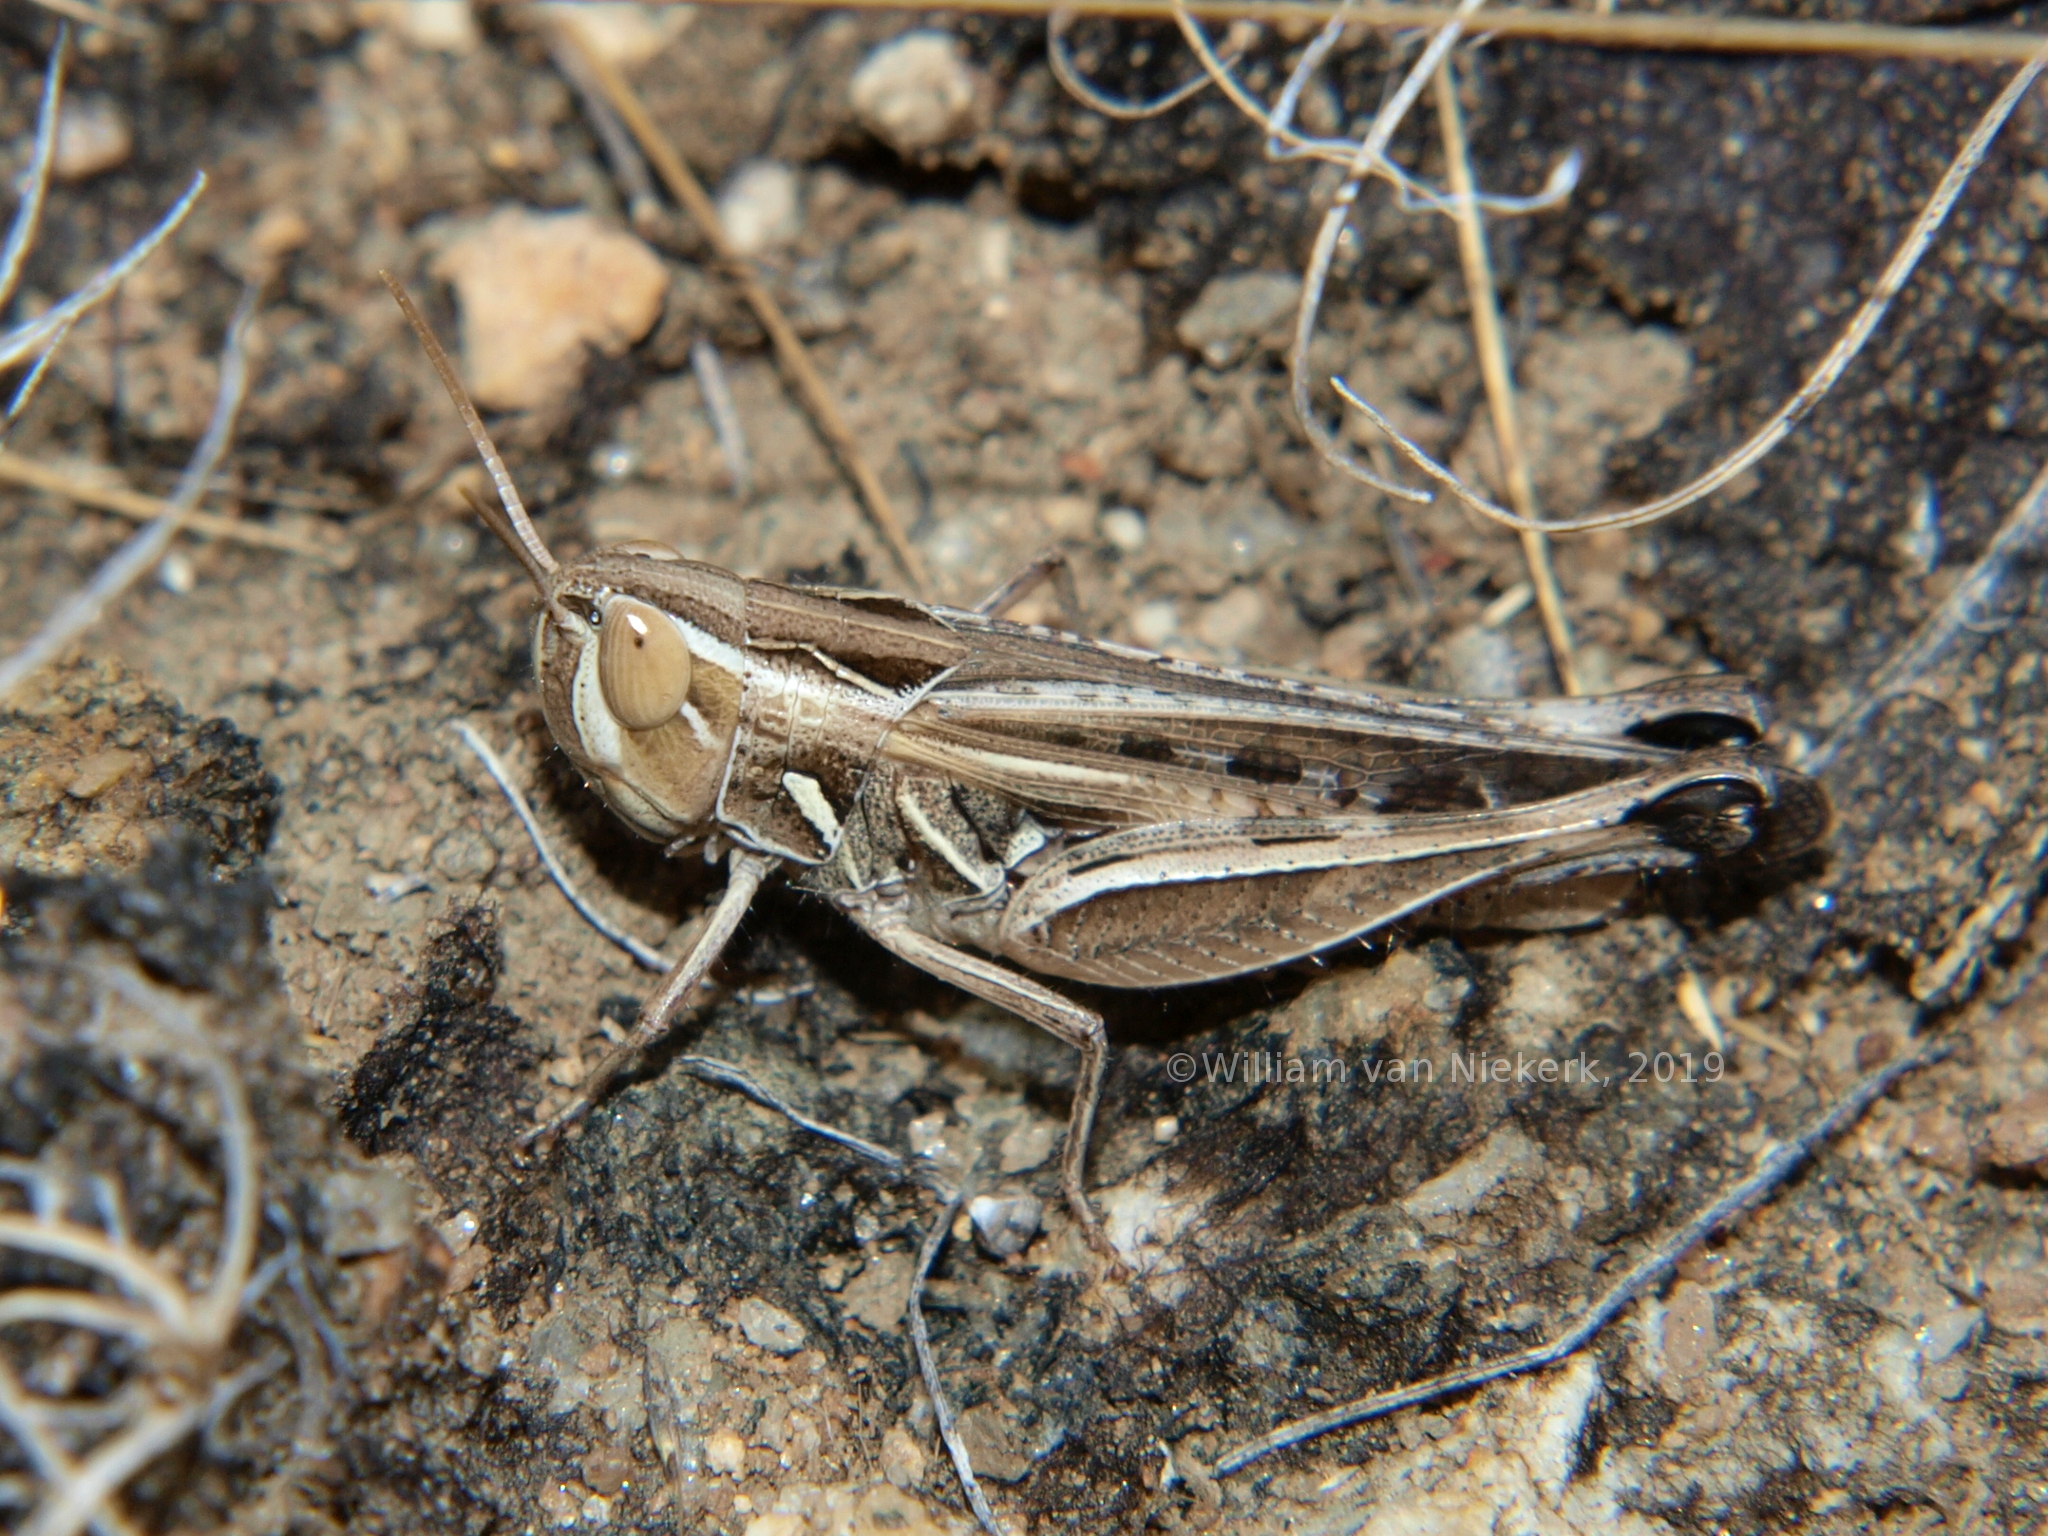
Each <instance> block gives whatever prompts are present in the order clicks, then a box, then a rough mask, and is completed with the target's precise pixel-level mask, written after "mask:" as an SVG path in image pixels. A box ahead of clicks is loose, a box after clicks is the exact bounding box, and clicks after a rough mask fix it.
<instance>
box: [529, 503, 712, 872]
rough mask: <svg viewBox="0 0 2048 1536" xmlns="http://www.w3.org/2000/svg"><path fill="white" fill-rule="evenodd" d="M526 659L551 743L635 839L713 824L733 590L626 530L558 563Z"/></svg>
mask: <svg viewBox="0 0 2048 1536" xmlns="http://www.w3.org/2000/svg"><path fill="white" fill-rule="evenodd" d="M541 592H542V596H543V598H544V599H545V601H544V602H543V604H542V607H541V611H540V613H539V615H538V617H537V618H536V619H535V621H534V630H533V669H534V676H535V677H536V678H537V679H538V680H539V682H540V696H541V707H542V709H543V710H544V711H545V712H546V715H547V721H548V729H549V730H550V731H551V732H553V734H554V738H555V741H556V742H557V743H558V744H559V745H560V746H561V748H562V750H563V751H564V752H566V753H568V755H569V758H570V760H571V761H573V762H574V763H575V764H576V767H577V768H578V770H580V771H581V772H582V774H583V777H584V779H585V781H586V782H588V783H589V784H590V786H591V787H592V788H593V789H595V790H596V791H597V792H598V793H599V794H601V795H603V796H604V798H605V802H606V804H608V805H610V806H611V808H612V809H613V810H614V811H616V812H617V813H618V814H619V816H620V818H621V819H623V820H624V821H625V822H626V823H627V824H628V825H629V826H631V827H632V828H633V829H634V830H635V831H636V832H639V833H641V834H642V835H643V836H646V837H652V838H657V839H659V840H661V841H663V842H673V841H675V840H676V839H678V838H694V837H699V836H702V835H703V834H704V833H705V832H707V831H709V830H710V828H711V823H712V813H713V810H714V808H715V807H716V805H717V801H718V791H719V788H720V786H721V785H722V784H723V783H724V781H725V770H726V765H727V763H728V761H729V760H730V759H731V756H732V749H733V741H734V738H735V736H736V734H737V732H738V729H739V716H740V686H741V672H740V655H741V651H740V638H741V634H742V613H743V607H742V605H743V603H744V596H743V589H742V588H741V585H740V582H739V579H738V578H737V577H735V576H733V575H732V574H731V573H730V572H727V571H722V570H720V569H718V568H717V567H716V566H709V565H700V564H698V563H697V562H695V561H690V560H684V559H682V558H681V557H680V556H679V555H677V554H676V552H675V551H674V550H672V549H668V548H666V547H665V546H663V545H660V544H653V543H649V542H645V541H640V540H635V541H633V542H631V543H627V544H620V545H616V546H613V547H612V548H609V549H601V550H598V551H596V552H595V553H593V554H590V555H587V556H585V557H584V558H582V559H580V560H577V561H576V562H574V563H573V564H570V565H565V566H557V567H555V569H554V570H552V571H551V572H549V573H548V576H547V580H546V583H545V584H544V585H543V586H542V588H541Z"/></svg>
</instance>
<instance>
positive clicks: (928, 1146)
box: [909, 1109, 946, 1157]
mask: <svg viewBox="0 0 2048 1536" xmlns="http://www.w3.org/2000/svg"><path fill="white" fill-rule="evenodd" d="M909 1131H910V1150H911V1152H912V1153H913V1154H914V1155H916V1156H918V1157H937V1156H938V1155H939V1154H940V1153H941V1152H943V1151H945V1150H946V1112H945V1111H944V1110H943V1109H941V1110H937V1111H935V1112H934V1113H932V1114H929V1115H919V1116H918V1117H917V1118H916V1119H915V1120H913V1121H911V1122H910V1128H909Z"/></svg>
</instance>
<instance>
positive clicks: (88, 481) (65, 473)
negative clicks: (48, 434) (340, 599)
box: [0, 448, 356, 569]
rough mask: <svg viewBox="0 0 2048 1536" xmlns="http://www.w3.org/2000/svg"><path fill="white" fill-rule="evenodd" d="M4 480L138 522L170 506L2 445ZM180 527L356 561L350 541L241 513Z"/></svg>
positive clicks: (197, 516) (199, 516) (343, 562)
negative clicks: (331, 540) (321, 537)
mask: <svg viewBox="0 0 2048 1536" xmlns="http://www.w3.org/2000/svg"><path fill="white" fill-rule="evenodd" d="M0 481H6V482H7V483H8V484H10V485H25V486H27V487H28V488H29V489H30V490H36V491H48V492H49V493H50V494H51V495H52V496H61V497H63V498H64V499H65V500H66V501H73V502H76V503H78V505H79V506H81V507H94V508H97V509H98V510H99V511H102V512H112V513H114V514H116V515H117V516H120V517H126V518H130V519H132V520H134V521H135V522H138V523H146V522H149V521H151V520H152V519H155V518H158V517H161V516H163V514H164V510H165V508H166V507H167V506H168V505H169V503H168V502H166V501H165V500H164V499H163V498H162V497H161V496H147V495H144V494H143V493H142V492H141V491H131V490H129V489H127V488H126V487H125V486H118V485H107V484H105V483H104V482H102V481H99V480H95V479H93V478H91V477H90V476H87V475H83V474H79V473H78V472H76V471H74V470H70V469H66V468H64V467H63V466H62V465H60V464H44V463H40V462H38V461H37V460H35V459H27V458H23V457H22V456H21V455H20V454H18V453H14V452H11V451H10V450H8V449H5V448H0ZM181 526H182V527H183V530H184V531H185V532H186V533H191V534H197V535H198V536H199V537H201V538H205V539H227V540H230V541H231V542H233V543H236V544H247V545H250V546H252V547H254V548H257V549H278V550H284V551H286V552H287V553H290V554H294V555H307V556H310V557H311V558H312V559H315V560H320V561H324V562H325V563H326V564H328V565H331V566H334V567H336V568H337V569H346V568H347V567H348V566H350V565H353V564H354V563H355V554H356V552H355V549H354V547H353V546H351V545H348V544H340V545H334V544H320V543H317V542H315V541H314V540H312V539H307V538H301V537H300V536H299V535H298V534H295V533H287V532H286V531H285V530H284V529H282V528H271V527H268V526H267V525H265V524H263V523H251V522H245V521H243V520H242V519H241V518H238V517H218V516H215V515H214V514H213V513H210V512H191V513H188V514H186V517H185V521H184V523H183V524H182V525H181Z"/></svg>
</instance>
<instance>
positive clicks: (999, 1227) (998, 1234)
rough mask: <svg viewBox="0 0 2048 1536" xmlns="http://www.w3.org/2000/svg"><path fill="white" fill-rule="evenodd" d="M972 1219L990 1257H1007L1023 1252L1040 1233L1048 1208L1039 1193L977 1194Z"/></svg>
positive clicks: (971, 1206) (971, 1204)
mask: <svg viewBox="0 0 2048 1536" xmlns="http://www.w3.org/2000/svg"><path fill="white" fill-rule="evenodd" d="M967 1217H968V1220H970V1221H971V1222H973V1223H974V1235H975V1237H976V1239H977V1240H978V1241H979V1242H980V1243H981V1246H982V1247H983V1249H985V1250H986V1251H987V1252H988V1254H989V1255H990V1257H992V1258H998V1259H1007V1258H1011V1257H1014V1256H1015V1255H1017V1254H1020V1253H1022V1252H1023V1251H1024V1250H1025V1249H1026V1248H1029V1247H1030V1246H1031V1239H1033V1238H1034V1237H1036V1236H1038V1229H1039V1227H1040V1225H1041V1224H1042V1223H1043V1222H1044V1220H1045V1207H1044V1206H1043V1205H1042V1204H1040V1203H1039V1199H1038V1197H1037V1196H1036V1195H1033V1194H1029V1193H1025V1192H1022V1191H1019V1192H1017V1193H1015V1194H1005V1195H976V1196H975V1197H974V1198H973V1199H972V1200H970V1201H968V1202H967Z"/></svg>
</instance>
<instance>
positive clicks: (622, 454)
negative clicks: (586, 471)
mask: <svg viewBox="0 0 2048 1536" xmlns="http://www.w3.org/2000/svg"><path fill="white" fill-rule="evenodd" d="M590 472H591V473H592V474H593V475H596V476H597V478H598V479H600V480H602V481H604V483H605V484H606V485H619V484H622V483H624V482H625V481H627V480H630V479H632V478H633V477H634V476H635V475H637V474H638V473H640V450H639V449H637V448H635V447H634V446H633V445H632V444H631V443H601V444H599V445H598V446H597V447H596V448H594V449H592V450H591V454H590Z"/></svg>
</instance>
